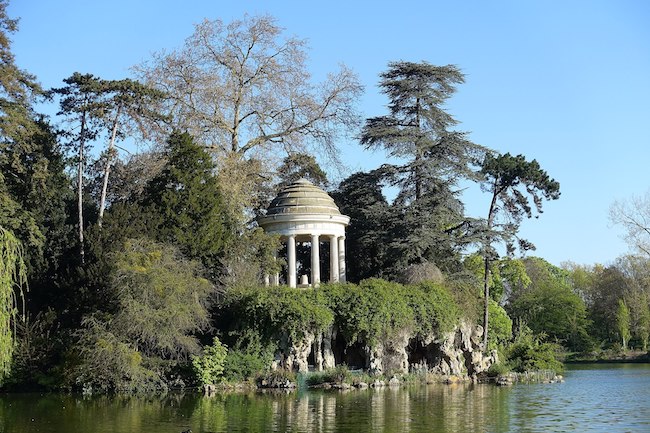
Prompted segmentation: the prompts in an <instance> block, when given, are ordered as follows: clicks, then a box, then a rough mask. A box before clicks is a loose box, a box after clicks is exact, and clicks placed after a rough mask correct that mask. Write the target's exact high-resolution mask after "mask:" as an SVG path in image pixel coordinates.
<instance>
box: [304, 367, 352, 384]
mask: <svg viewBox="0 0 650 433" xmlns="http://www.w3.org/2000/svg"><path fill="white" fill-rule="evenodd" d="M349 382H352V373H351V372H350V370H349V369H348V366H347V365H338V366H336V367H334V368H331V369H328V370H325V371H319V372H316V373H311V374H309V375H308V376H307V378H306V379H305V383H306V384H307V385H308V386H314V385H320V384H323V383H339V384H341V383H349Z"/></svg>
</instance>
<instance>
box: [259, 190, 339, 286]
mask: <svg viewBox="0 0 650 433" xmlns="http://www.w3.org/2000/svg"><path fill="white" fill-rule="evenodd" d="M257 221H258V224H259V225H260V227H262V228H263V229H264V231H266V232H267V233H275V234H278V235H280V240H281V241H282V242H285V243H286V245H287V278H286V281H287V283H288V285H289V286H290V287H296V286H297V275H296V272H297V269H296V242H310V243H311V279H310V280H309V282H310V283H311V285H312V287H317V286H318V284H319V283H320V264H321V260H320V243H321V242H325V241H328V242H329V248H330V254H329V258H330V263H329V269H330V281H332V282H336V281H341V282H345V228H346V227H347V225H348V224H349V223H350V217H348V216H345V215H342V214H341V212H340V211H339V208H338V206H336V203H334V200H333V199H332V197H330V196H329V194H327V193H326V192H325V191H323V190H322V189H321V188H319V187H317V186H316V185H314V184H313V183H311V182H310V181H308V180H306V179H300V180H298V181H296V182H293V183H292V184H290V185H289V186H287V187H286V188H284V189H283V190H282V191H280V192H279V193H278V195H277V197H275V198H274V199H273V201H272V202H271V204H270V205H269V208H268V210H267V212H266V215H265V216H263V217H260V218H258V220H257ZM265 282H266V284H267V285H268V284H273V285H278V284H279V282H280V276H279V274H275V275H273V276H272V277H271V276H267V277H266V281H265Z"/></svg>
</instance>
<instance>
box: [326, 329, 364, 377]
mask: <svg viewBox="0 0 650 433" xmlns="http://www.w3.org/2000/svg"><path fill="white" fill-rule="evenodd" d="M332 351H333V352H334V362H335V363H336V365H342V364H345V365H347V366H348V368H350V369H351V370H357V369H366V368H367V367H368V356H367V354H366V349H365V345H363V344H361V343H359V342H358V341H357V342H355V343H353V344H351V345H349V346H348V345H347V342H346V341H345V339H344V338H343V337H342V336H340V335H337V336H336V339H335V340H334V342H333V344H332Z"/></svg>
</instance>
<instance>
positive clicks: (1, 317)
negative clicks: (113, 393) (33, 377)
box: [0, 227, 26, 382]
mask: <svg viewBox="0 0 650 433" xmlns="http://www.w3.org/2000/svg"><path fill="white" fill-rule="evenodd" d="M25 283H26V269H25V263H24V261H23V254H22V246H21V244H20V241H18V239H16V237H15V236H14V235H13V233H11V232H10V231H8V230H5V229H4V228H3V227H0V382H2V379H4V378H5V377H6V376H7V375H8V374H9V370H10V368H11V357H12V355H13V347H14V339H13V334H14V333H13V330H12V322H13V320H14V319H15V317H16V315H17V314H18V308H17V302H16V292H15V291H14V288H15V287H18V288H21V287H22V286H23V285H24V284H25Z"/></svg>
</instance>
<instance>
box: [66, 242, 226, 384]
mask: <svg viewBox="0 0 650 433" xmlns="http://www.w3.org/2000/svg"><path fill="white" fill-rule="evenodd" d="M115 262H116V267H115V270H114V271H113V273H112V275H111V282H112V284H111V288H112V292H113V303H114V307H113V308H112V311H111V312H110V313H102V314H99V313H98V314H95V315H92V316H87V317H86V318H85V319H84V321H83V327H82V328H81V330H80V331H79V333H78V334H79V338H80V341H81V344H80V345H79V346H78V349H77V350H78V352H79V353H78V354H75V353H74V350H73V353H72V354H71V355H72V356H73V357H75V358H78V360H79V365H78V367H77V371H78V373H77V375H76V377H73V378H72V379H73V380H74V383H70V384H69V385H70V386H75V385H82V386H84V387H94V388H97V387H99V388H100V389H105V390H124V389H128V390H143V389H144V390H147V389H151V388H160V387H164V386H165V385H164V383H163V377H164V376H165V375H166V374H169V373H170V371H171V369H172V368H174V367H175V366H177V365H178V364H179V363H183V362H187V361H188V360H189V359H190V356H191V355H193V354H198V353H199V352H200V349H201V347H200V345H199V343H198V341H197V339H196V338H195V337H194V335H195V334H196V333H197V332H199V331H202V330H204V329H206V328H207V326H208V324H209V320H208V309H207V307H208V302H209V299H210V296H211V295H212V294H213V292H214V289H213V286H212V285H211V284H210V282H209V281H208V280H206V279H204V278H202V277H200V275H201V268H200V265H199V264H198V263H197V262H194V261H189V260H187V259H184V258H183V257H182V256H181V255H180V254H179V252H178V250H177V249H176V248H174V247H171V246H168V245H164V244H157V243H155V242H152V241H148V240H137V241H136V240H134V241H129V242H127V243H126V245H125V246H124V249H123V250H121V251H119V252H117V253H116V254H115ZM124 369H127V370H126V371H125V370H124Z"/></svg>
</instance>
